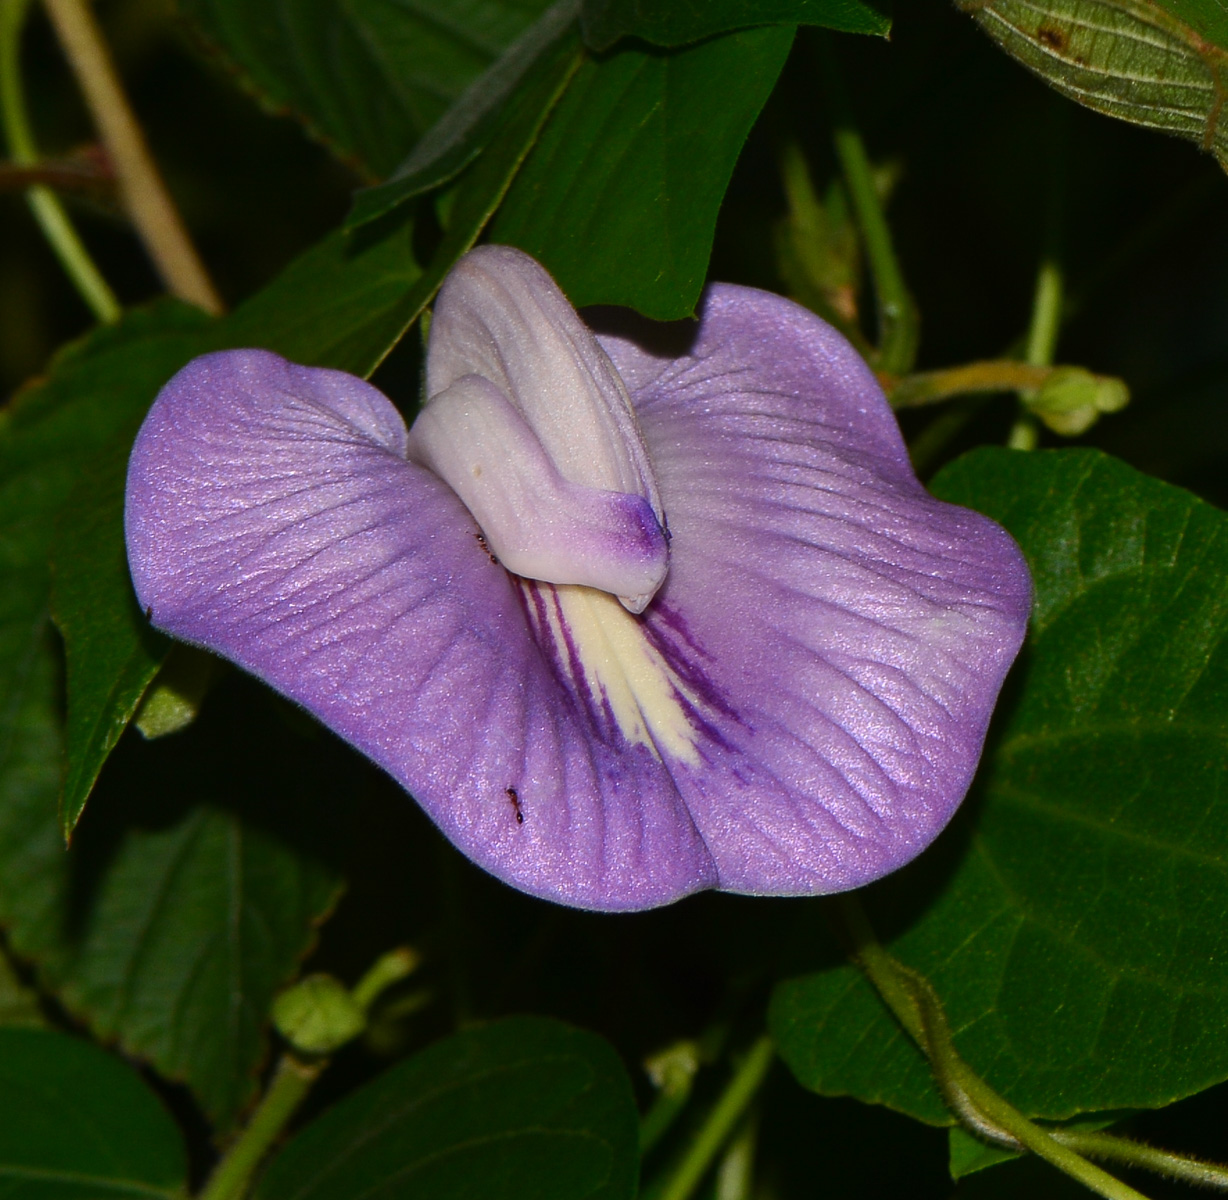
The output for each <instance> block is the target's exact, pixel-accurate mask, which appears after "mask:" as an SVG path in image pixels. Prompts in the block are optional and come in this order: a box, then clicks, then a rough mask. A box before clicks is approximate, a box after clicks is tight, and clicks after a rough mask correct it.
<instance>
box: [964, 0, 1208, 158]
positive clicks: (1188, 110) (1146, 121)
mask: <svg viewBox="0 0 1228 1200" xmlns="http://www.w3.org/2000/svg"><path fill="white" fill-rule="evenodd" d="M956 2H957V4H958V5H959V7H960V8H962V9H963V10H964V11H965V12H968V13H971V14H972V17H973V19H974V20H975V21H976V22H977V24H978V25H980V27H981V28H982V29H983V30H984V31H985V32H986V33H987V34H989V36H990V37H991V38H993V40H994V41H995V42H996V43H997V44H998V45H999V46H1001V47H1002V49H1003V50H1005V51H1006V52H1007V53H1008V54H1010V55H1012V56H1013V57H1015V58H1017V59H1018V60H1019V61H1020V62H1021V63H1023V65H1024V66H1025V67H1027V68H1028V69H1029V70H1031V71H1034V72H1035V73H1036V74H1038V75H1039V76H1041V78H1042V79H1044V80H1045V82H1046V83H1048V84H1050V85H1051V86H1052V87H1054V88H1056V89H1057V90H1058V91H1059V92H1061V93H1062V95H1064V96H1067V97H1069V98H1070V99H1071V100H1076V101H1078V102H1079V103H1080V104H1084V105H1086V106H1087V107H1088V108H1092V109H1095V111H1096V112H1101V113H1105V114H1106V115H1107V116H1110V117H1119V118H1121V119H1122V120H1124V121H1132V122H1133V123H1135V124H1136V125H1146V126H1148V127H1150V128H1152V129H1160V130H1163V131H1164V132H1166V133H1175V134H1179V135H1180V136H1182V137H1186V138H1189V139H1190V140H1192V141H1195V142H1197V143H1198V144H1199V145H1200V146H1202V147H1203V148H1204V149H1206V150H1210V151H1211V152H1212V153H1213V154H1214V155H1215V157H1216V158H1217V159H1218V160H1219V162H1220V165H1221V166H1224V165H1226V164H1228V130H1225V128H1224V123H1223V111H1222V110H1223V85H1222V83H1221V82H1220V79H1221V75H1222V72H1223V69H1224V64H1225V61H1226V57H1228V10H1225V9H1224V7H1223V6H1222V5H1220V4H1219V3H1218V0H1164V3H1160V2H1159V0H956Z"/></svg>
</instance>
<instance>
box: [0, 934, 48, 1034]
mask: <svg viewBox="0 0 1228 1200" xmlns="http://www.w3.org/2000/svg"><path fill="white" fill-rule="evenodd" d="M46 1023H47V1022H46V1019H45V1018H44V1016H43V1010H42V1008H41V1007H40V1005H39V1002H38V994H37V993H36V992H34V991H32V990H31V989H30V988H28V987H26V985H25V984H24V983H22V981H21V979H20V978H19V976H18V974H17V971H16V969H15V968H14V966H13V963H12V960H11V959H10V958H9V955H8V953H7V951H4V950H2V949H0V1026H6V1027H10V1028H11V1027H14V1026H20V1027H24V1028H27V1029H41V1028H43V1026H45V1025H46Z"/></svg>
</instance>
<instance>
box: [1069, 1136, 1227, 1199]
mask: <svg viewBox="0 0 1228 1200" xmlns="http://www.w3.org/2000/svg"><path fill="white" fill-rule="evenodd" d="M1049 1133H1050V1136H1051V1137H1052V1138H1053V1140H1054V1141H1055V1142H1061V1143H1062V1145H1064V1146H1069V1147H1070V1149H1071V1150H1074V1151H1075V1152H1076V1153H1077V1154H1081V1155H1083V1157H1084V1158H1098V1159H1101V1160H1102V1161H1104V1162H1119V1163H1121V1164H1122V1165H1123V1166H1128V1167H1138V1168H1140V1169H1141V1170H1144V1171H1152V1172H1154V1173H1155V1174H1157V1175H1165V1176H1167V1177H1168V1178H1169V1179H1179V1180H1181V1181H1182V1182H1183V1183H1191V1184H1194V1185H1195V1186H1196V1187H1208V1188H1216V1189H1217V1190H1218V1191H1221V1192H1228V1167H1224V1166H1221V1165H1220V1164H1219V1163H1212V1162H1205V1161H1204V1160H1203V1159H1200V1158H1191V1157H1189V1156H1188V1155H1184V1154H1173V1153H1172V1152H1171V1151H1168V1150H1157V1149H1156V1148H1155V1147H1154V1146H1147V1145H1144V1144H1143V1143H1142V1142H1133V1141H1131V1140H1130V1139H1129V1138H1124V1137H1118V1136H1117V1135H1116V1134H1114V1133H1105V1132H1103V1131H1102V1130H1080V1129H1052V1130H1050V1131H1049Z"/></svg>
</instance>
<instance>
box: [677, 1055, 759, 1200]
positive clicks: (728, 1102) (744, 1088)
mask: <svg viewBox="0 0 1228 1200" xmlns="http://www.w3.org/2000/svg"><path fill="white" fill-rule="evenodd" d="M772 1054H773V1050H772V1042H771V1039H770V1038H768V1037H766V1036H764V1037H761V1038H760V1039H759V1040H758V1041H757V1042H755V1044H754V1045H753V1046H752V1047H751V1048H750V1050H749V1051H748V1053H747V1055H746V1058H745V1059H744V1060H743V1061H742V1064H741V1066H739V1067H738V1069H737V1071H736V1072H734V1076H733V1078H732V1079H731V1080H730V1081H729V1084H728V1086H727V1087H726V1088H725V1091H724V1092H723V1093H722V1094H721V1097H720V1099H719V1100H717V1102H716V1105H715V1107H714V1108H713V1109H712V1111H711V1112H710V1113H709V1114H708V1117H707V1120H705V1121H704V1123H703V1126H702V1127H701V1128H700V1130H699V1133H698V1134H697V1135H696V1137H695V1140H694V1141H693V1142H692V1143H691V1145H690V1146H689V1147H688V1148H687V1151H686V1154H685V1155H683V1158H682V1161H681V1162H680V1163H679V1164H678V1166H677V1168H676V1169H675V1170H674V1173H673V1174H672V1175H671V1176H670V1178H669V1179H668V1180H667V1181H666V1183H665V1186H664V1187H663V1188H662V1189H661V1190H660V1191H659V1192H657V1193H655V1200H688V1197H690V1196H691V1195H693V1194H694V1192H695V1189H696V1188H697V1187H698V1186H699V1184H700V1182H701V1181H702V1180H703V1177H704V1175H705V1174H706V1173H707V1171H708V1168H709V1167H711V1166H712V1163H713V1162H714V1161H715V1159H716V1156H717V1154H718V1153H719V1152H720V1149H721V1147H722V1146H723V1145H724V1144H725V1142H726V1141H727V1140H728V1138H729V1135H730V1134H731V1133H732V1132H733V1130H734V1129H735V1128H736V1126H737V1124H738V1122H739V1121H740V1120H741V1118H742V1116H743V1115H744V1114H745V1112H746V1109H747V1107H748V1106H749V1105H750V1102H751V1101H752V1100H753V1099H754V1097H755V1093H756V1092H758V1090H759V1088H760V1086H761V1085H762V1083H763V1081H764V1079H765V1078H766V1077H767V1073H768V1068H769V1067H770V1066H771V1065H772Z"/></svg>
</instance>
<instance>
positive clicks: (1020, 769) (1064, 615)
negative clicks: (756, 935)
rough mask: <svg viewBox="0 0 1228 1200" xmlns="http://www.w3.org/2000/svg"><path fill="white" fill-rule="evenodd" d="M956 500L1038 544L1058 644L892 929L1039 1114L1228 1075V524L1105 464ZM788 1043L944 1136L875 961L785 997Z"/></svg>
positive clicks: (907, 875) (1111, 1105)
mask: <svg viewBox="0 0 1228 1200" xmlns="http://www.w3.org/2000/svg"><path fill="white" fill-rule="evenodd" d="M933 488H934V491H935V492H936V493H937V494H938V495H940V496H941V497H942V498H943V499H945V500H951V501H954V502H956V503H961V504H967V505H970V506H971V507H974V508H978V509H980V510H981V511H983V512H986V513H988V514H989V515H990V516H992V517H994V518H995V519H996V520H999V521H1001V522H1002V523H1003V524H1004V525H1005V526H1006V527H1007V528H1008V529H1009V530H1010V531H1011V532H1012V533H1013V534H1014V535H1015V537H1016V538H1017V539H1018V541H1019V543H1020V545H1021V546H1022V547H1023V549H1024V552H1025V553H1026V554H1027V556H1028V561H1029V563H1030V564H1031V567H1032V572H1033V576H1034V579H1035V583H1036V603H1035V610H1034V622H1033V632H1032V637H1031V641H1030V643H1029V646H1028V648H1027V649H1026V650H1025V654H1024V657H1023V659H1022V661H1021V663H1020V664H1019V667H1018V668H1017V669H1016V672H1015V674H1014V676H1013V677H1012V680H1011V681H1009V682H1008V686H1007V692H1006V698H1005V700H1004V703H1003V706H1002V710H1003V711H1002V712H1001V714H1000V719H999V722H998V725H997V727H996V729H995V731H994V732H993V734H992V736H991V740H990V745H989V748H988V750H987V754H986V760H985V762H984V763H983V765H982V769H981V773H980V775H979V777H978V781H977V783H976V784H975V786H974V790H973V794H972V797H971V798H970V800H969V801H968V802H967V803H966V804H965V807H964V810H963V812H962V813H961V816H960V818H959V819H957V821H956V822H955V823H954V824H953V826H952V828H951V829H950V830H949V831H948V832H947V833H946V834H944V835H943V837H942V838H941V839H940V840H939V842H938V844H937V845H936V846H935V847H934V848H933V849H932V850H931V851H930V852H929V853H927V854H926V855H924V856H922V858H921V860H919V862H918V863H917V864H915V865H914V866H912V867H910V868H908V869H907V870H905V871H903V872H901V873H899V874H898V875H896V876H894V877H893V878H892V879H890V880H888V881H885V882H884V883H883V884H880V885H877V886H876V887H875V888H872V889H870V891H869V893H868V902H869V907H870V911H871V915H872V916H873V917H874V918H875V920H876V924H877V925H878V927H879V928H880V931H881V932H883V933H884V934H885V935H890V934H892V933H894V934H895V936H894V937H893V938H892V939H891V945H892V950H893V952H895V953H896V954H898V956H899V957H900V958H901V959H902V960H903V961H905V962H906V963H908V964H909V965H911V966H913V967H915V968H916V969H918V970H920V971H922V972H924V973H925V974H927V975H928V976H929V977H930V979H931V980H932V982H933V983H934V985H935V986H936V988H937V990H938V993H939V995H940V996H941V997H942V999H943V1001H944V1003H945V1005H946V1009H947V1014H948V1017H949V1018H950V1021H951V1026H952V1030H953V1033H954V1037H955V1043H956V1046H957V1048H958V1049H959V1050H960V1052H961V1053H962V1054H963V1055H964V1057H965V1058H966V1059H967V1060H968V1062H969V1063H970V1064H971V1065H972V1067H973V1068H974V1069H976V1070H977V1071H979V1072H981V1073H983V1075H984V1076H985V1078H986V1079H988V1081H989V1082H990V1083H991V1084H992V1085H993V1086H995V1087H997V1088H998V1089H1000V1090H1001V1091H1002V1092H1003V1093H1004V1094H1005V1095H1006V1096H1007V1098H1008V1099H1010V1100H1011V1101H1012V1102H1013V1103H1015V1104H1017V1105H1018V1106H1019V1107H1020V1108H1022V1109H1024V1110H1025V1111H1026V1112H1028V1113H1030V1114H1033V1115H1038V1116H1044V1117H1051V1118H1055V1119H1061V1118H1066V1117H1070V1116H1073V1115H1075V1114H1077V1113H1080V1112H1096V1111H1104V1110H1108V1109H1120V1108H1134V1107H1138V1108H1149V1107H1156V1106H1160V1105H1164V1104H1168V1103H1170V1102H1172V1101H1173V1100H1175V1099H1177V1098H1178V1097H1181V1096H1186V1095H1190V1094H1191V1093H1194V1092H1197V1091H1200V1090H1202V1089H1204V1088H1206V1087H1208V1086H1210V1085H1211V1084H1213V1083H1217V1082H1219V1081H1221V1080H1223V1079H1225V1078H1228V1045H1226V1044H1225V1042H1224V1038H1223V1036H1222V1033H1223V1029H1224V1028H1225V1026H1226V1025H1228V811H1226V806H1228V753H1226V750H1228V746H1226V742H1228V732H1226V729H1225V725H1224V720H1223V714H1224V711H1225V705H1226V704H1228V516H1225V514H1223V513H1222V512H1219V511H1218V510H1216V509H1213V508H1211V507H1210V506H1208V505H1206V504H1203V503H1202V502H1200V501H1199V500H1197V499H1195V498H1194V497H1193V496H1191V495H1189V494H1188V493H1186V492H1183V491H1180V490H1179V489H1177V488H1173V487H1170V486H1168V485H1166V484H1163V483H1160V482H1159V481H1157V480H1154V479H1151V478H1148V477H1147V476H1144V475H1140V474H1139V473H1137V472H1135V471H1133V470H1131V469H1130V468H1129V467H1127V466H1125V465H1124V464H1122V463H1120V462H1118V461H1116V460H1114V459H1111V458H1107V457H1106V456H1104V455H1101V454H1097V453H1094V452H1091V451H1061V452H1049V453H1043V454H1018V453H1011V452H1009V451H1000V450H981V451H977V452H975V453H973V454H970V455H967V456H965V457H964V458H963V459H961V460H959V461H958V462H957V463H955V464H953V465H952V466H951V467H949V468H948V469H947V470H946V471H944V472H943V473H942V474H941V475H940V476H939V477H938V478H937V479H936V480H935V481H934V485H933ZM772 1026H773V1029H774V1031H775V1034H776V1036H777V1038H778V1040H779V1042H780V1046H781V1049H782V1053H783V1054H784V1055H785V1057H786V1059H787V1060H788V1061H789V1063H790V1065H791V1066H792V1067H793V1069H794V1072H795V1073H796V1074H797V1076H798V1078H799V1079H800V1080H801V1081H802V1082H803V1083H804V1084H806V1085H807V1086H809V1087H812V1088H814V1089H815V1090H817V1091H822V1092H825V1093H834V1094H839V1093H850V1094H853V1095H856V1096H860V1097H861V1098H863V1099H867V1100H874V1101H878V1102H881V1103H885V1104H889V1105H891V1106H892V1107H895V1108H898V1109H900V1110H901V1111H903V1112H907V1113H910V1114H912V1115H914V1116H916V1117H918V1118H920V1119H921V1120H928V1121H939V1120H942V1119H943V1112H942V1108H941V1104H940V1101H939V1099H938V1096H937V1093H936V1091H935V1090H934V1088H933V1085H932V1084H931V1083H930V1082H929V1080H928V1077H927V1072H926V1070H925V1067H924V1064H923V1063H922V1061H921V1057H920V1055H919V1054H918V1053H917V1052H916V1051H915V1050H914V1049H913V1048H912V1047H911V1045H910V1044H909V1043H908V1042H907V1040H906V1039H905V1037H904V1035H903V1034H902V1033H901V1032H900V1030H899V1029H898V1027H897V1026H896V1025H895V1024H894V1022H893V1021H892V1020H891V1019H890V1018H889V1017H888V1016H887V1014H886V1011H885V1009H883V1007H882V1005H881V1004H880V1003H879V1001H878V1000H877V998H876V996H875V995H874V993H873V991H872V990H871V989H870V988H869V986H868V985H867V984H866V983H864V981H863V980H862V979H861V978H860V976H859V974H858V973H857V972H855V971H854V970H853V969H852V968H851V967H835V968H831V969H829V970H827V971H824V972H821V973H819V974H817V975H813V976H808V977H805V978H802V979H797V980H792V981H789V982H788V983H785V984H783V985H781V986H780V987H779V988H778V989H777V992H776V995H775V996H774V999H773V1006H772Z"/></svg>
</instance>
